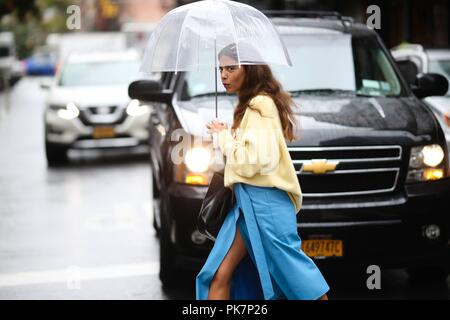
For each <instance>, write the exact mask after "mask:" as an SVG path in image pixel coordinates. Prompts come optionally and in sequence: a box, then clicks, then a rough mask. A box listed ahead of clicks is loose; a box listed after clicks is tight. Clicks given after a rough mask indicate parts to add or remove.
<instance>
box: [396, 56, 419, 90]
mask: <svg viewBox="0 0 450 320" xmlns="http://www.w3.org/2000/svg"><path fill="white" fill-rule="evenodd" d="M396 65H397V67H398V69H399V70H400V73H401V74H402V75H403V77H404V78H405V80H406V82H407V83H408V84H409V85H413V84H414V83H415V82H416V78H417V74H418V73H419V68H418V67H417V65H416V64H415V63H414V62H412V61H410V60H402V61H396Z"/></svg>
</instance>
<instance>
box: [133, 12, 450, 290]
mask: <svg viewBox="0 0 450 320" xmlns="http://www.w3.org/2000/svg"><path fill="white" fill-rule="evenodd" d="M305 15H306V16H305ZM270 19H271V21H272V22H273V23H274V24H275V26H276V27H277V29H278V31H279V33H280V35H281V36H282V37H283V39H284V41H285V43H286V46H287V48H288V51H289V54H290V57H291V59H292V63H293V66H292V67H273V68H272V70H273V71H274V73H275V74H276V76H277V78H278V79H279V80H280V82H281V83H282V85H283V87H284V89H285V90H287V91H289V92H290V93H291V94H292V96H293V98H294V100H295V102H296V103H297V105H298V106H299V108H298V110H297V112H296V117H297V120H298V123H299V124H300V126H299V129H298V133H297V136H298V139H297V140H296V141H295V142H293V143H289V144H288V148H289V151H290V154H291V157H292V161H293V163H294V166H295V168H296V170H297V173H298V179H299V181H300V185H301V188H302V190H303V196H304V198H303V207H302V209H301V211H300V213H299V214H298V230H299V234H300V236H301V238H302V248H303V250H304V251H305V252H306V253H307V254H308V255H309V256H311V257H313V258H314V259H315V261H316V263H317V264H318V266H319V267H321V268H322V269H325V270H327V269H329V267H331V268H330V271H333V270H336V268H339V267H344V268H349V267H350V266H358V268H364V269H362V270H364V271H365V270H366V269H365V268H367V267H368V266H369V265H378V266H379V267H380V268H407V269H408V271H409V273H410V275H411V276H413V277H419V278H420V277H421V278H423V277H425V278H427V279H434V280H444V279H445V278H446V277H447V276H448V274H449V270H450V269H449V267H450V261H449V253H450V247H449V245H450V242H449V239H450V214H449V212H450V210H449V205H450V203H449V201H448V199H449V198H450V172H449V164H448V151H447V146H446V142H445V138H444V134H443V132H442V129H441V127H440V126H439V124H438V122H437V120H436V118H435V116H434V115H433V113H432V112H431V111H430V110H429V108H428V107H427V106H426V105H425V104H424V103H423V102H421V100H419V99H418V98H417V96H419V95H420V97H421V98H423V97H424V96H428V95H441V94H444V93H445V92H446V91H447V87H448V83H447V81H446V80H445V79H442V77H440V76H439V75H434V74H425V75H420V76H419V78H418V79H417V85H415V86H414V87H411V88H410V87H408V85H407V83H406V82H405V80H404V78H403V77H402V76H401V74H400V73H399V70H398V69H397V67H396V65H395V63H394V61H393V59H392V56H391V55H390V53H389V51H388V50H387V49H386V47H385V46H384V44H383V43H382V40H381V39H380V38H379V36H378V35H377V33H376V32H374V31H373V30H370V29H369V28H367V27H366V26H365V25H363V24H360V23H354V22H353V21H352V19H351V18H347V17H342V16H340V15H339V14H337V13H319V12H318V13H302V12H298V13H292V12H291V13H290V15H289V16H283V14H282V13H276V12H272V13H270ZM219 88H222V90H223V91H222V92H219V97H218V99H219V118H221V119H222V120H225V121H227V122H229V123H230V122H231V120H232V114H233V107H234V106H235V105H236V102H237V98H236V97H235V96H233V95H227V94H226V93H225V90H224V89H223V87H222V85H221V84H219ZM214 90H215V84H214V70H212V69H200V70H199V71H198V72H187V73H185V72H180V73H177V74H174V73H166V74H164V77H163V81H161V82H151V81H146V80H142V81H137V82H134V83H132V84H131V85H130V87H129V94H130V96H131V97H132V98H135V99H139V100H141V101H144V102H146V103H152V104H153V105H154V107H155V108H154V112H153V114H152V115H151V117H150V130H151V132H150V148H151V151H150V153H151V156H150V158H151V168H152V172H153V200H154V204H155V205H154V208H155V211H154V212H155V215H154V217H155V221H154V225H155V228H156V229H157V230H158V232H159V235H160V242H161V246H160V248H161V252H160V262H161V270H160V278H161V280H162V282H163V284H165V285H170V284H172V283H173V282H174V281H175V279H176V278H177V277H175V276H176V275H177V274H178V272H179V271H180V270H183V269H192V270H195V271H198V270H199V269H200V267H201V266H202V263H203V262H204V260H205V258H206V257H207V255H208V252H209V251H210V249H211V247H212V245H213V243H212V242H210V241H209V240H207V239H206V238H205V237H203V236H202V235H201V234H199V233H198V231H197V230H196V217H197V214H198V211H199V208H200V206H201V203H202V199H203V197H204V195H205V192H206V190H207V184H208V179H209V177H210V176H211V171H212V169H211V168H210V167H208V166H206V167H205V162H206V163H208V159H209V158H211V157H212V155H211V154H210V152H209V151H208V150H210V149H208V148H207V145H204V144H203V145H201V144H200V145H198V144H197V145H195V144H194V143H193V141H194V138H198V137H204V138H205V137H207V132H206V128H205V124H206V122H207V121H209V120H211V119H213V118H214V117H215V113H214ZM416 95H417V96H416ZM180 136H183V139H182V140H184V141H182V140H180V138H179V137H180ZM190 139H192V141H189V140H190ZM203 141H204V140H203ZM181 142H183V143H187V144H188V145H189V146H191V149H190V150H189V151H187V152H186V153H185V154H184V155H182V156H183V157H184V158H183V159H184V161H181V163H174V162H173V161H172V160H173V158H172V156H173V153H174V151H175V152H178V151H176V150H175V149H176V148H179V145H180V143H181ZM216 169H217V168H216Z"/></svg>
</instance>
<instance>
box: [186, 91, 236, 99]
mask: <svg viewBox="0 0 450 320" xmlns="http://www.w3.org/2000/svg"><path fill="white" fill-rule="evenodd" d="M227 95H228V94H227V93H226V92H223V91H221V92H217V96H227ZM215 96H216V93H215V92H206V93H200V94H196V95H194V96H191V97H190V98H191V99H192V98H201V97H215Z"/></svg>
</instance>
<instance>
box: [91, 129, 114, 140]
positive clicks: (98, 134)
mask: <svg viewBox="0 0 450 320" xmlns="http://www.w3.org/2000/svg"><path fill="white" fill-rule="evenodd" d="M92 135H93V137H94V138H95V139H99V138H113V137H114V136H115V135H116V134H115V132H114V127H95V128H94V132H93V134H92Z"/></svg>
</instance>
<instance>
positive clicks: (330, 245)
mask: <svg viewBox="0 0 450 320" xmlns="http://www.w3.org/2000/svg"><path fill="white" fill-rule="evenodd" d="M302 250H303V252H304V253H306V255H308V256H309V257H342V255H343V246H342V240H334V239H317V240H302Z"/></svg>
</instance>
